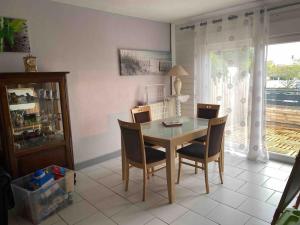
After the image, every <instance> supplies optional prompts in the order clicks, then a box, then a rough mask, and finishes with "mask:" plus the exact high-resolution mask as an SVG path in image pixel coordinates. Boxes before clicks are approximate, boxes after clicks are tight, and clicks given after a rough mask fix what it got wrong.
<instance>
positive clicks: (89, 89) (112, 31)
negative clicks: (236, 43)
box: [0, 0, 170, 163]
mask: <svg viewBox="0 0 300 225" xmlns="http://www.w3.org/2000/svg"><path fill="white" fill-rule="evenodd" d="M0 15H1V16H7V17H16V18H25V19H27V20H28V25H29V35H30V37H29V38H30V43H31V49H32V54H33V55H35V56H37V57H38V69H39V70H40V71H70V72H71V73H70V74H69V75H68V89H69V100H70V111H71V123H72V132H73V145H74V154H75V162H77V163H78V162H82V161H85V160H88V159H92V158H95V157H98V156H101V155H105V154H107V153H110V152H113V151H116V150H118V149H120V137H119V128H118V124H117V118H121V119H125V120H129V119H130V114H129V109H130V108H131V107H133V106H134V105H135V104H136V102H137V100H140V99H142V98H143V90H144V86H145V85H146V84H151V83H166V84H167V85H168V84H169V79H168V77H163V76H134V77H128V76H127V77H126V76H123V77H121V76H119V67H118V54H117V49H118V48H132V49H151V50H170V26H169V24H166V23H158V22H153V21H147V20H143V19H136V18H130V17H125V16H119V15H113V14H109V13H104V12H99V11H96V10H91V9H85V8H80V7H75V6H69V5H64V4H60V3H54V2H51V1H48V0H39V1H36V0H0ZM23 56H24V54H20V53H2V54H0V71H1V72H8V71H23V70H24V68H23V64H22V57H23Z"/></svg>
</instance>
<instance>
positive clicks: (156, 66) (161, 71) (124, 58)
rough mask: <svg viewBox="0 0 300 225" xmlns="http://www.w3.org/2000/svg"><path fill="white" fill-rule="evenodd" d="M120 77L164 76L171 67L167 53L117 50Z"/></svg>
mask: <svg viewBox="0 0 300 225" xmlns="http://www.w3.org/2000/svg"><path fill="white" fill-rule="evenodd" d="M119 59H120V75H121V76H132V75H165V74H167V72H168V71H169V70H170V69H171V67H172V59H171V53H170V52H167V51H146V50H126V49H120V50H119Z"/></svg>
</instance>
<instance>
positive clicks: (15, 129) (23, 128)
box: [13, 123, 42, 134]
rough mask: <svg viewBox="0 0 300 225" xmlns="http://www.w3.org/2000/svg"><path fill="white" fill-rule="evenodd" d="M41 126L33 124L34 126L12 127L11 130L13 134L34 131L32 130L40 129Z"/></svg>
mask: <svg viewBox="0 0 300 225" xmlns="http://www.w3.org/2000/svg"><path fill="white" fill-rule="evenodd" d="M41 126H42V124H41V123H35V124H31V125H27V126H21V127H14V128H13V131H14V132H13V133H14V134H15V133H17V132H21V131H25V130H34V129H40V128H41Z"/></svg>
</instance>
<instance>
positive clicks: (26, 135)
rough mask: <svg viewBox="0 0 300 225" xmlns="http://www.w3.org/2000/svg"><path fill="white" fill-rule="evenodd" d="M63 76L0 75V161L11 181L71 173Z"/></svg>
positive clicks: (71, 160) (69, 140) (70, 149)
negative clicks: (41, 172)
mask: <svg viewBox="0 0 300 225" xmlns="http://www.w3.org/2000/svg"><path fill="white" fill-rule="evenodd" d="M66 74H67V72H36V73H34V74H33V73H0V89H1V92H0V93H1V98H0V108H1V111H0V159H1V158H3V159H4V162H5V167H6V169H7V170H8V171H9V172H10V173H11V174H12V176H13V177H14V178H17V177H20V176H23V175H26V174H28V173H31V172H33V171H35V170H37V169H40V168H44V167H47V166H49V165H52V164H55V165H58V166H62V167H66V168H69V169H72V170H73V169H74V159H73V150H72V139H71V127H70V117H69V107H68V93H67V83H66V82H67V81H66Z"/></svg>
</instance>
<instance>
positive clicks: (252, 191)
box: [237, 183, 274, 201]
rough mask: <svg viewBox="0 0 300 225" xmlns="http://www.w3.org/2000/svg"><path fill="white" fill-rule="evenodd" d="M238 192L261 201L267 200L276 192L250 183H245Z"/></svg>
mask: <svg viewBox="0 0 300 225" xmlns="http://www.w3.org/2000/svg"><path fill="white" fill-rule="evenodd" d="M237 192H239V193H241V194H244V195H246V196H248V197H251V198H255V199H258V200H261V201H266V200H267V199H268V198H269V197H270V196H271V195H272V194H273V193H274V191H273V190H271V189H268V188H264V187H261V186H258V185H255V184H250V183H246V184H245V185H243V186H242V187H241V188H240V189H238V190H237Z"/></svg>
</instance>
